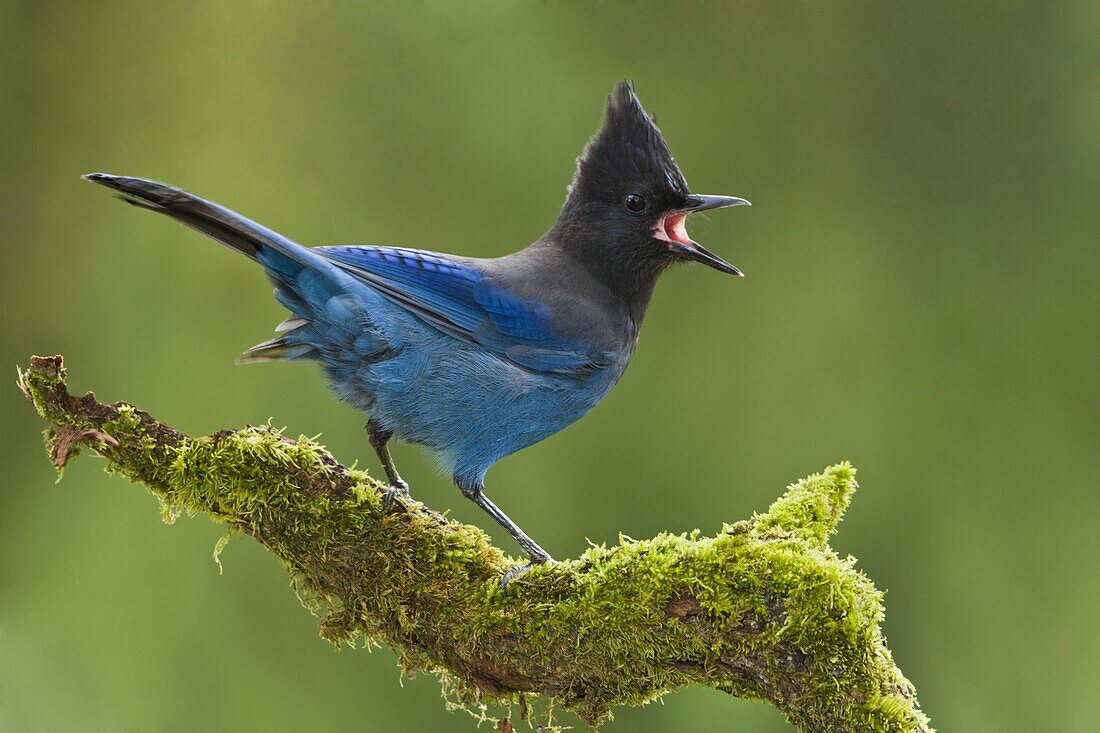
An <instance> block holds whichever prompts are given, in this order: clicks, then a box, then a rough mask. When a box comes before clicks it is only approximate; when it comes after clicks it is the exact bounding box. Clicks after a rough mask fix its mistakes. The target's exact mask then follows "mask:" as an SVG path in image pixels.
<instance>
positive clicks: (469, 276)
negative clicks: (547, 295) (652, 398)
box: [311, 246, 599, 372]
mask: <svg viewBox="0 0 1100 733" xmlns="http://www.w3.org/2000/svg"><path fill="white" fill-rule="evenodd" d="M311 251H313V252H316V253H317V254H320V255H321V256H322V257H324V258H326V259H328V260H330V261H332V262H333V263H334V264H336V265H337V266H338V267H339V268H341V269H342V270H344V271H346V272H348V273H349V274H351V275H353V276H354V277H356V278H357V279H359V280H361V281H362V282H363V283H365V284H366V285H368V286H370V287H371V288H373V289H375V290H376V291H378V292H379V293H381V294H382V295H383V296H385V297H386V298H387V299H388V300H390V301H391V302H393V303H396V304H397V305H400V306H401V307H403V308H406V309H408V310H409V311H411V312H413V313H415V314H416V315H417V316H419V317H420V318H421V319H423V320H424V321H426V322H428V323H430V324H431V325H432V326H435V327H436V328H438V329H439V330H441V331H443V332H444V333H447V334H449V335H451V336H454V337H455V338H458V339H462V340H464V341H468V342H470V343H476V344H480V345H481V346H483V347H485V348H486V349H489V350H490V351H493V352H494V353H497V354H499V355H501V356H504V357H506V358H508V359H510V360H511V361H513V362H515V363H517V364H520V365H522V366H524V367H527V368H528V369H533V370H535V371H540V372H563V371H579V370H583V369H589V368H592V367H594V366H598V365H599V358H598V356H597V355H596V354H593V353H590V352H589V350H587V349H585V348H584V346H583V345H580V344H577V343H575V342H569V341H565V340H563V339H560V338H556V337H555V336H554V334H553V332H552V329H551V327H550V314H549V311H548V309H547V308H546V306H545V305H543V304H541V303H536V302H532V301H529V300H525V299H523V298H519V297H517V296H516V295H514V294H512V293H511V292H509V291H508V290H507V289H506V288H504V287H503V286H501V285H500V284H499V283H497V282H494V281H493V280H492V278H490V277H489V276H488V275H486V273H484V272H482V271H480V270H478V269H476V268H474V267H471V266H470V265H466V264H464V263H461V262H458V261H456V260H452V259H449V258H447V257H444V256H442V255H439V254H436V253H434V252H425V251H423V250H417V249H405V248H402V247H373V246H363V247H346V246H336V247H313V248H312V249H311Z"/></svg>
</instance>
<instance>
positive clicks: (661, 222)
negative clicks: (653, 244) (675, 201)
mask: <svg viewBox="0 0 1100 733" xmlns="http://www.w3.org/2000/svg"><path fill="white" fill-rule="evenodd" d="M687 216H688V213H687V212H686V211H676V212H672V213H671V214H665V215H664V216H662V217H661V218H660V219H658V220H657V223H656V224H654V225H653V236H654V237H656V238H657V239H660V240H661V241H662V242H668V243H669V245H673V244H679V245H681V246H683V247H691V246H693V245H694V242H692V241H691V237H689V236H688V233H687V228H686V227H685V226H684V222H685V221H686V220H687Z"/></svg>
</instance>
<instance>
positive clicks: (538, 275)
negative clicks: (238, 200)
mask: <svg viewBox="0 0 1100 733" xmlns="http://www.w3.org/2000/svg"><path fill="white" fill-rule="evenodd" d="M86 178H88V179H89V180H91V181H93V182H95V183H99V184H102V185H105V186H108V187H110V188H112V189H115V190H117V191H119V192H120V193H121V194H122V195H123V196H124V197H125V198H126V200H128V201H130V202H131V203H134V204H136V205H138V206H141V207H143V208H147V209H151V210H154V211H158V212H160V213H163V214H166V215H168V216H170V217H172V218H174V219H176V220H178V221H180V222H182V223H184V224H186V225H188V226H190V227H192V228H194V229H196V230H198V231H200V232H202V233H204V234H206V235H208V236H210V237H212V238H214V239H216V240H217V241H219V242H221V243H222V244H224V245H226V246H227V247H229V248H231V249H233V250H235V251H237V252H240V253H242V254H244V255H246V256H248V257H250V258H251V259H253V260H255V261H256V262H257V263H259V264H260V265H261V266H262V267H263V268H264V270H265V272H266V273H267V275H268V277H269V278H270V279H271V280H272V282H274V284H275V288H276V290H275V297H276V298H277V299H278V301H279V302H280V303H281V304H282V305H283V306H284V307H286V309H287V310H289V311H290V313H291V314H292V315H291V317H290V318H288V319H287V320H285V321H283V322H282V323H281V324H279V326H278V327H277V329H276V330H277V331H278V332H279V335H278V336H276V337H275V338H273V339H270V340H268V341H265V342H263V343H261V344H258V345H256V346H254V347H252V348H251V349H249V350H247V351H246V352H245V353H244V355H243V356H242V357H241V360H242V361H246V362H247V361H266V360H272V359H280V360H296V359H312V360H316V361H318V362H319V363H320V364H321V365H322V367H323V368H324V370H325V372H326V373H327V375H328V378H329V381H330V383H331V385H332V388H333V389H334V390H335V392H336V393H337V394H338V395H339V396H340V397H341V398H342V399H344V400H346V401H347V402H349V403H351V404H353V405H355V406H356V407H358V408H360V409H362V410H364V411H366V412H367V413H369V414H370V421H369V422H368V424H367V431H368V437H369V439H370V442H371V445H372V446H373V447H374V448H375V450H376V451H377V452H378V455H379V458H380V459H381V461H382V465H383V468H384V469H385V471H386V474H387V476H388V478H389V480H390V483H391V486H392V489H391V494H390V495H389V497H388V500H392V499H393V498H395V497H396V496H398V495H400V494H404V493H407V485H406V484H405V483H404V481H402V480H401V477H400V476H399V475H398V473H397V469H396V467H395V466H394V465H393V461H392V459H391V457H390V455H389V451H388V449H387V443H388V441H389V439H390V438H391V437H394V436H396V437H399V438H402V439H404V440H408V441H410V442H413V443H417V444H420V445H423V446H426V447H428V448H430V449H432V450H433V451H435V452H436V453H437V454H438V455H439V456H440V458H441V461H442V463H443V465H444V466H445V467H446V468H447V469H448V470H450V471H451V473H452V475H453V476H454V479H455V482H456V483H457V484H458V486H459V488H460V489H461V490H462V491H463V493H464V494H465V495H466V496H468V497H469V498H470V499H472V500H473V501H475V502H476V503H477V504H478V505H479V506H480V507H482V509H484V510H485V511H486V512H488V513H489V514H490V515H491V516H492V517H493V518H494V519H495V520H496V521H497V522H499V523H500V524H501V525H502V526H503V527H505V528H506V529H507V530H508V532H509V533H510V534H511V535H512V536H513V537H514V538H515V539H516V540H517V541H518V542H519V543H520V545H521V546H522V547H523V549H524V550H525V551H526V552H527V553H528V554H529V555H530V557H531V559H532V561H534V562H545V561H549V559H550V556H549V555H548V554H547V553H546V552H545V551H544V550H543V549H542V548H541V547H539V546H538V545H537V544H536V543H535V542H534V541H533V540H532V539H531V538H530V537H528V536H527V535H526V534H524V533H523V531H522V530H520V528H519V527H518V526H516V525H515V523H513V522H512V521H511V520H510V519H509V518H508V517H507V516H506V515H505V514H504V513H503V512H501V511H500V510H499V509H498V508H497V507H496V506H495V505H494V504H493V503H492V502H491V501H489V499H488V497H486V496H485V493H484V490H483V482H484V478H485V473H486V471H487V470H488V469H489V467H490V466H491V465H492V464H493V463H494V462H496V461H497V460H499V459H500V458H502V457H503V456H506V455H508V454H510V453H513V452H515V451H517V450H520V449H521V448H524V447H526V446H528V445H531V444H533V443H536V442H538V441H540V440H542V439H543V438H545V437H547V436H549V435H552V434H553V433H555V432H557V431H559V430H561V429H562V428H564V427H565V426H566V425H569V424H570V423H572V422H573V421H575V420H577V419H578V418H579V417H581V416H582V415H584V414H585V413H586V412H587V411H588V410H590V409H591V408H592V407H593V406H594V405H595V404H596V403H598V402H599V401H600V400H601V399H602V398H603V396H604V395H605V394H607V392H608V390H610V389H611V387H612V386H614V384H615V383H616V381H618V379H619V377H621V376H622V374H623V371H624V370H625V369H626V365H627V363H628V362H629V360H630V357H631V355H632V354H633V353H634V348H635V346H636V344H637V338H638V329H639V328H640V326H641V322H642V318H643V316H644V314H645V309H646V306H647V304H648V302H649V297H650V294H651V292H652V289H653V285H654V283H655V281H656V278H657V275H658V274H659V273H660V272H661V271H662V270H663V269H664V268H665V267H667V266H668V265H669V264H670V263H672V262H675V261H678V260H696V261H700V262H703V263H705V264H707V265H710V266H711V267H714V268H716V269H719V270H722V271H724V272H730V273H735V274H740V273H739V272H738V271H737V269H736V268H734V267H733V266H732V265H729V264H727V263H725V262H723V261H722V260H720V259H718V258H717V257H716V256H714V255H713V254H711V253H710V252H708V251H707V250H705V249H704V248H703V247H702V246H701V245H699V244H697V243H695V242H692V241H691V240H690V239H688V238H687V235H686V232H685V230H684V228H683V220H684V218H685V217H686V216H687V214H688V213H689V212H690V211H696V210H701V209H707V208H715V207H718V206H730V205H737V204H742V203H747V202H745V201H743V200H742V199H735V198H732V197H715V196H699V195H695V194H690V193H688V190H687V183H686V181H685V180H684V178H683V174H682V173H680V171H679V168H678V167H676V164H675V162H674V161H673V160H672V156H671V154H670V153H669V152H668V148H667V146H666V145H665V143H664V140H663V138H661V136H660V132H659V131H658V130H657V128H656V125H654V124H653V122H652V120H651V119H650V118H649V116H648V115H647V114H646V113H645V111H644V110H643V109H642V108H641V105H640V103H638V101H637V98H636V97H635V96H634V92H633V89H632V87H630V86H629V85H628V84H622V85H620V86H619V87H617V88H616V90H615V93H614V94H613V95H612V98H611V100H610V103H609V105H608V111H607V116H606V119H605V122H604V126H603V128H602V129H601V130H600V132H599V133H598V134H597V135H596V137H595V138H593V140H592V141H591V142H590V143H589V146H588V148H587V149H586V151H585V154H584V156H582V158H581V159H580V161H579V163H578V171H577V175H576V177H575V178H574V181H573V184H572V186H571V187H570V194H569V197H568V199H567V200H566V203H565V205H564V207H563V208H562V213H561V215H560V216H559V218H558V221H557V222H556V223H555V225H554V227H552V228H551V229H550V230H549V231H548V232H547V233H546V234H544V235H543V236H542V237H541V238H540V239H539V240H537V241H536V242H535V243H534V244H532V245H531V246H529V247H527V248H525V249H523V250H521V251H519V252H516V253H515V254H512V255H508V256H506V257H501V258H498V259H493V260H482V259H474V258H469V257H459V256H454V255H446V254H440V253H436V252H427V251H423V250H417V249H407V248H402V247H379V246H327V247H313V248H308V247H303V246H302V245H300V244H297V243H296V242H293V241H291V240H289V239H287V238H286V237H283V236H282V235H280V234H277V233H276V232H273V231H271V230H269V229H267V228H265V227H263V226H261V225H260V224H257V223H256V222H254V221H251V220H249V219H247V218H245V217H243V216H241V215H239V214H237V213H235V212H233V211H230V210H229V209H226V208H224V207H221V206H219V205H217V204H214V203H211V202H209V201H206V200H204V199H201V198H198V197H196V196H193V195H191V194H189V193H187V192H185V191H181V190H179V189H176V188H173V187H171V186H167V185H164V184H161V183H157V182H155V181H149V180H146V179H141V178H128V177H123V176H111V175H107V174H102V173H94V174H89V175H88V176H86Z"/></svg>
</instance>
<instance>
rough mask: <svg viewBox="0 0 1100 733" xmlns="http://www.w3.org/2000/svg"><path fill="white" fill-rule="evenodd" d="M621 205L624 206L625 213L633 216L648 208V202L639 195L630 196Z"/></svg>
mask: <svg viewBox="0 0 1100 733" xmlns="http://www.w3.org/2000/svg"><path fill="white" fill-rule="evenodd" d="M623 203H624V204H626V209H627V211H630V212H632V213H635V214H640V213H642V212H643V211H645V210H646V207H647V206H649V202H647V201H646V200H645V196H642V195H641V194H640V193H632V194H630V195H629V196H627V197H626V200H625V201H624V202H623Z"/></svg>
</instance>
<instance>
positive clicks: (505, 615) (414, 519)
mask: <svg viewBox="0 0 1100 733" xmlns="http://www.w3.org/2000/svg"><path fill="white" fill-rule="evenodd" d="M19 386H20V388H21V389H22V390H23V392H24V394H25V395H26V396H27V398H28V399H29V400H30V401H31V402H32V403H33V404H34V406H35V408H36V409H37V410H38V412H39V413H40V414H41V415H42V417H44V418H45V419H46V421H47V422H48V423H49V425H50V427H49V428H48V429H47V445H48V448H49V451H50V457H51V459H52V460H53V463H54V465H56V466H58V467H59V468H60V467H62V466H64V465H65V463H66V462H67V461H68V460H69V459H70V458H72V457H73V456H74V455H75V454H76V453H77V452H78V451H79V450H80V448H81V447H82V446H86V447H88V448H91V449H92V450H94V451H95V452H97V453H99V454H100V455H102V456H104V457H105V458H106V459H107V461H108V466H109V469H110V470H111V471H115V472H118V473H122V474H124V475H126V476H128V477H130V478H131V479H132V480H134V481H138V482H140V483H143V484H145V485H146V486H148V487H149V489H150V490H151V491H152V492H153V494H154V495H156V496H157V497H158V498H159V499H160V500H161V502H162V504H163V506H164V509H165V512H166V514H167V515H169V516H175V515H177V514H178V513H180V512H187V513H188V514H198V513H206V514H210V515H211V516H213V517H214V518H215V519H216V520H218V521H222V522H226V523H228V524H229V525H230V526H231V527H232V528H233V529H236V530H240V531H242V532H246V533H247V534H249V535H251V536H252V537H254V538H255V539H256V540H258V541H259V542H260V543H262V544H263V545H264V546H266V547H267V548H268V549H270V550H271V551H272V552H273V553H275V555H277V556H278V557H279V558H280V559H281V560H282V561H283V562H284V563H285V564H286V566H287V567H288V568H289V570H290V571H291V573H292V574H293V575H294V576H295V578H296V579H297V581H298V583H299V586H300V588H301V589H302V590H303V591H304V593H305V595H306V597H307V599H308V600H309V601H310V603H311V604H312V606H313V607H314V608H315V610H316V611H317V612H318V613H319V615H321V616H322V618H323V620H322V621H321V634H322V636H324V637H325V638H326V639H329V640H331V641H333V642H343V641H350V640H353V639H354V638H356V637H357V636H360V635H365V636H366V637H368V638H369V639H371V640H376V641H379V642H383V643H386V644H388V645H390V646H392V647H393V648H394V649H396V650H397V651H398V652H399V653H400V655H401V663H402V665H403V666H404V667H405V669H406V670H408V671H415V670H426V671H431V672H435V673H438V674H441V675H443V676H444V677H445V678H446V681H447V682H448V684H449V685H450V686H452V687H453V688H454V689H455V690H457V692H458V693H459V695H460V697H461V699H462V700H463V701H464V702H465V703H468V704H470V703H473V704H479V703H482V702H488V703H500V704H503V705H511V704H513V703H516V702H520V703H521V707H522V708H523V709H526V700H525V699H521V698H523V696H524V693H528V694H532V693H534V694H538V695H542V696H545V697H546V698H547V699H548V700H550V701H551V702H552V703H554V704H556V705H559V706H561V707H563V708H565V709H568V710H571V711H573V712H575V713H577V714H578V715H579V716H580V717H581V718H582V719H583V720H585V721H586V722H587V723H589V724H592V725H595V724H598V723H599V722H601V721H603V720H606V719H608V718H609V717H610V714H611V710H612V708H613V707H614V706H616V705H638V704H642V703H645V702H648V701H650V700H653V699H654V698H656V697H657V696H659V695H661V694H663V693H665V692H667V691H669V690H673V689H676V688H678V687H681V686H683V685H688V684H698V685H706V686H709V687H713V688H716V689H719V690H722V691H724V692H727V693H729V694H731V695H735V696H737V697H742V698H749V699H759V700H766V701H768V702H770V703H771V704H773V705H775V706H776V707H777V708H779V709H780V710H781V711H783V712H784V713H785V714H786V715H787V717H788V718H789V719H790V721H791V722H792V723H793V724H794V725H795V726H796V727H798V728H799V729H801V730H803V731H830V732H831V733H835V732H837V731H930V730H931V728H930V727H929V725H928V719H927V718H926V717H925V715H924V714H923V713H922V712H921V710H920V707H919V705H918V704H917V701H916V697H915V692H914V689H913V687H912V685H911V684H910V683H909V682H908V681H907V680H906V679H905V677H904V676H903V675H902V674H901V672H900V670H899V669H898V668H897V667H896V666H895V664H894V662H893V660H892V658H891V656H890V652H889V650H888V649H887V647H886V643H885V640H884V639H883V637H882V633H881V630H880V624H881V623H882V618H883V611H882V594H881V592H880V591H878V590H877V589H875V587H874V586H873V585H872V583H871V581H870V580H868V578H867V577H866V576H864V575H863V574H862V573H861V572H859V571H858V570H856V569H855V567H854V564H855V561H854V560H853V559H851V558H848V559H841V558H839V557H838V556H837V555H836V553H835V552H834V551H833V550H832V549H831V548H830V547H829V546H828V544H827V539H828V537H829V535H831V534H832V533H833V531H834V530H835V529H836V525H837V523H838V522H839V521H840V518H841V515H842V514H843V512H844V510H845V509H846V508H847V506H848V502H849V500H850V498H851V495H852V492H853V491H854V490H855V488H856V482H855V478H854V474H855V470H854V469H853V468H852V467H851V466H850V465H848V464H846V463H845V464H839V465H836V466H832V467H830V468H828V469H827V470H826V471H825V472H824V473H821V474H817V475H814V476H810V477H809V478H806V479H803V480H802V481H799V482H798V483H796V484H794V485H792V486H790V487H789V488H788V489H787V492H786V493H785V494H784V495H783V496H782V497H781V498H780V499H778V500H777V501H776V502H775V503H774V504H772V506H771V508H770V509H769V510H768V511H767V512H765V513H764V514H762V515H759V516H755V517H753V518H752V519H749V520H745V521H740V522H736V523H734V524H730V525H726V526H725V527H724V528H723V530H722V532H721V533H720V534H718V535H717V536H715V537H703V536H699V535H698V534H691V535H686V536H685V535H669V534H662V535H659V536H657V537H655V538H653V539H650V540H645V541H632V540H629V541H623V542H622V544H620V545H618V546H615V547H593V548H591V549H589V550H588V551H587V552H585V553H584V554H583V555H581V556H580V557H579V558H577V559H576V560H570V561H565V562H560V563H557V564H555V565H552V566H541V567H535V568H533V569H532V570H530V571H529V572H528V573H526V574H524V575H522V576H521V577H520V578H518V579H517V580H514V581H512V582H511V583H510V584H508V586H507V587H506V588H504V589H502V588H501V586H500V583H499V580H500V577H501V574H502V573H503V572H504V570H505V569H507V567H509V565H511V564H512V562H513V561H511V560H509V559H507V558H505V556H504V555H503V553H502V552H501V551H500V550H498V549H497V548H496V547H493V546H492V545H491V544H490V542H489V540H488V538H487V537H486V535H485V534H484V533H483V532H482V531H481V530H479V529H477V528H476V527H472V526H469V525H464V524H459V523H457V522H454V521H450V520H447V519H445V518H444V517H442V516H440V515H439V514H438V513H436V512H434V511H432V510H430V509H428V508H427V507H425V506H423V505H422V504H419V503H409V504H401V505H400V506H398V507H397V508H396V509H395V510H394V511H392V512H390V513H386V512H384V511H383V509H382V505H381V501H380V488H381V485H380V484H379V483H378V482H377V481H375V480H373V479H371V478H370V477H369V476H367V474H366V473H364V472H362V471H357V470H353V469H349V468H346V467H344V466H342V465H340V464H339V463H338V462H337V461H336V460H335V459H334V458H333V457H332V456H331V455H330V454H329V453H328V452H326V451H325V450H324V449H323V448H322V447H320V446H319V445H317V444H315V443H313V442H312V441H309V440H307V439H305V438H299V439H298V440H291V439H289V438H286V437H285V436H283V435H281V434H280V433H279V432H278V431H275V430H272V429H271V428H268V427H258V428H256V427H249V428H245V429H242V430H237V431H222V432H219V433H216V434H214V435H211V436H208V437H202V438H192V437H190V436H188V435H185V434H184V433H181V432H179V431H177V430H175V429H173V428H171V427H169V426H167V425H165V424H164V423H161V422H158V421H157V420H155V419H153V418H152V417H151V416H149V415H148V414H147V413H145V412H142V411H141V410H138V409H137V408H135V407H133V406H131V405H128V404H126V403H121V402H120V403H116V404H113V405H105V404H102V403H100V402H98V401H97V400H96V399H95V396H94V395H92V394H91V393H88V394H86V395H85V396H83V397H74V396H72V395H70V394H69V392H68V390H67V388H66V383H65V370H64V366H63V363H62V359H61V357H60V356H54V357H32V358H31V362H30V366H29V368H28V369H27V371H26V372H25V373H21V374H20V376H19ZM504 725H505V724H504V723H503V722H502V723H501V726H504Z"/></svg>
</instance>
